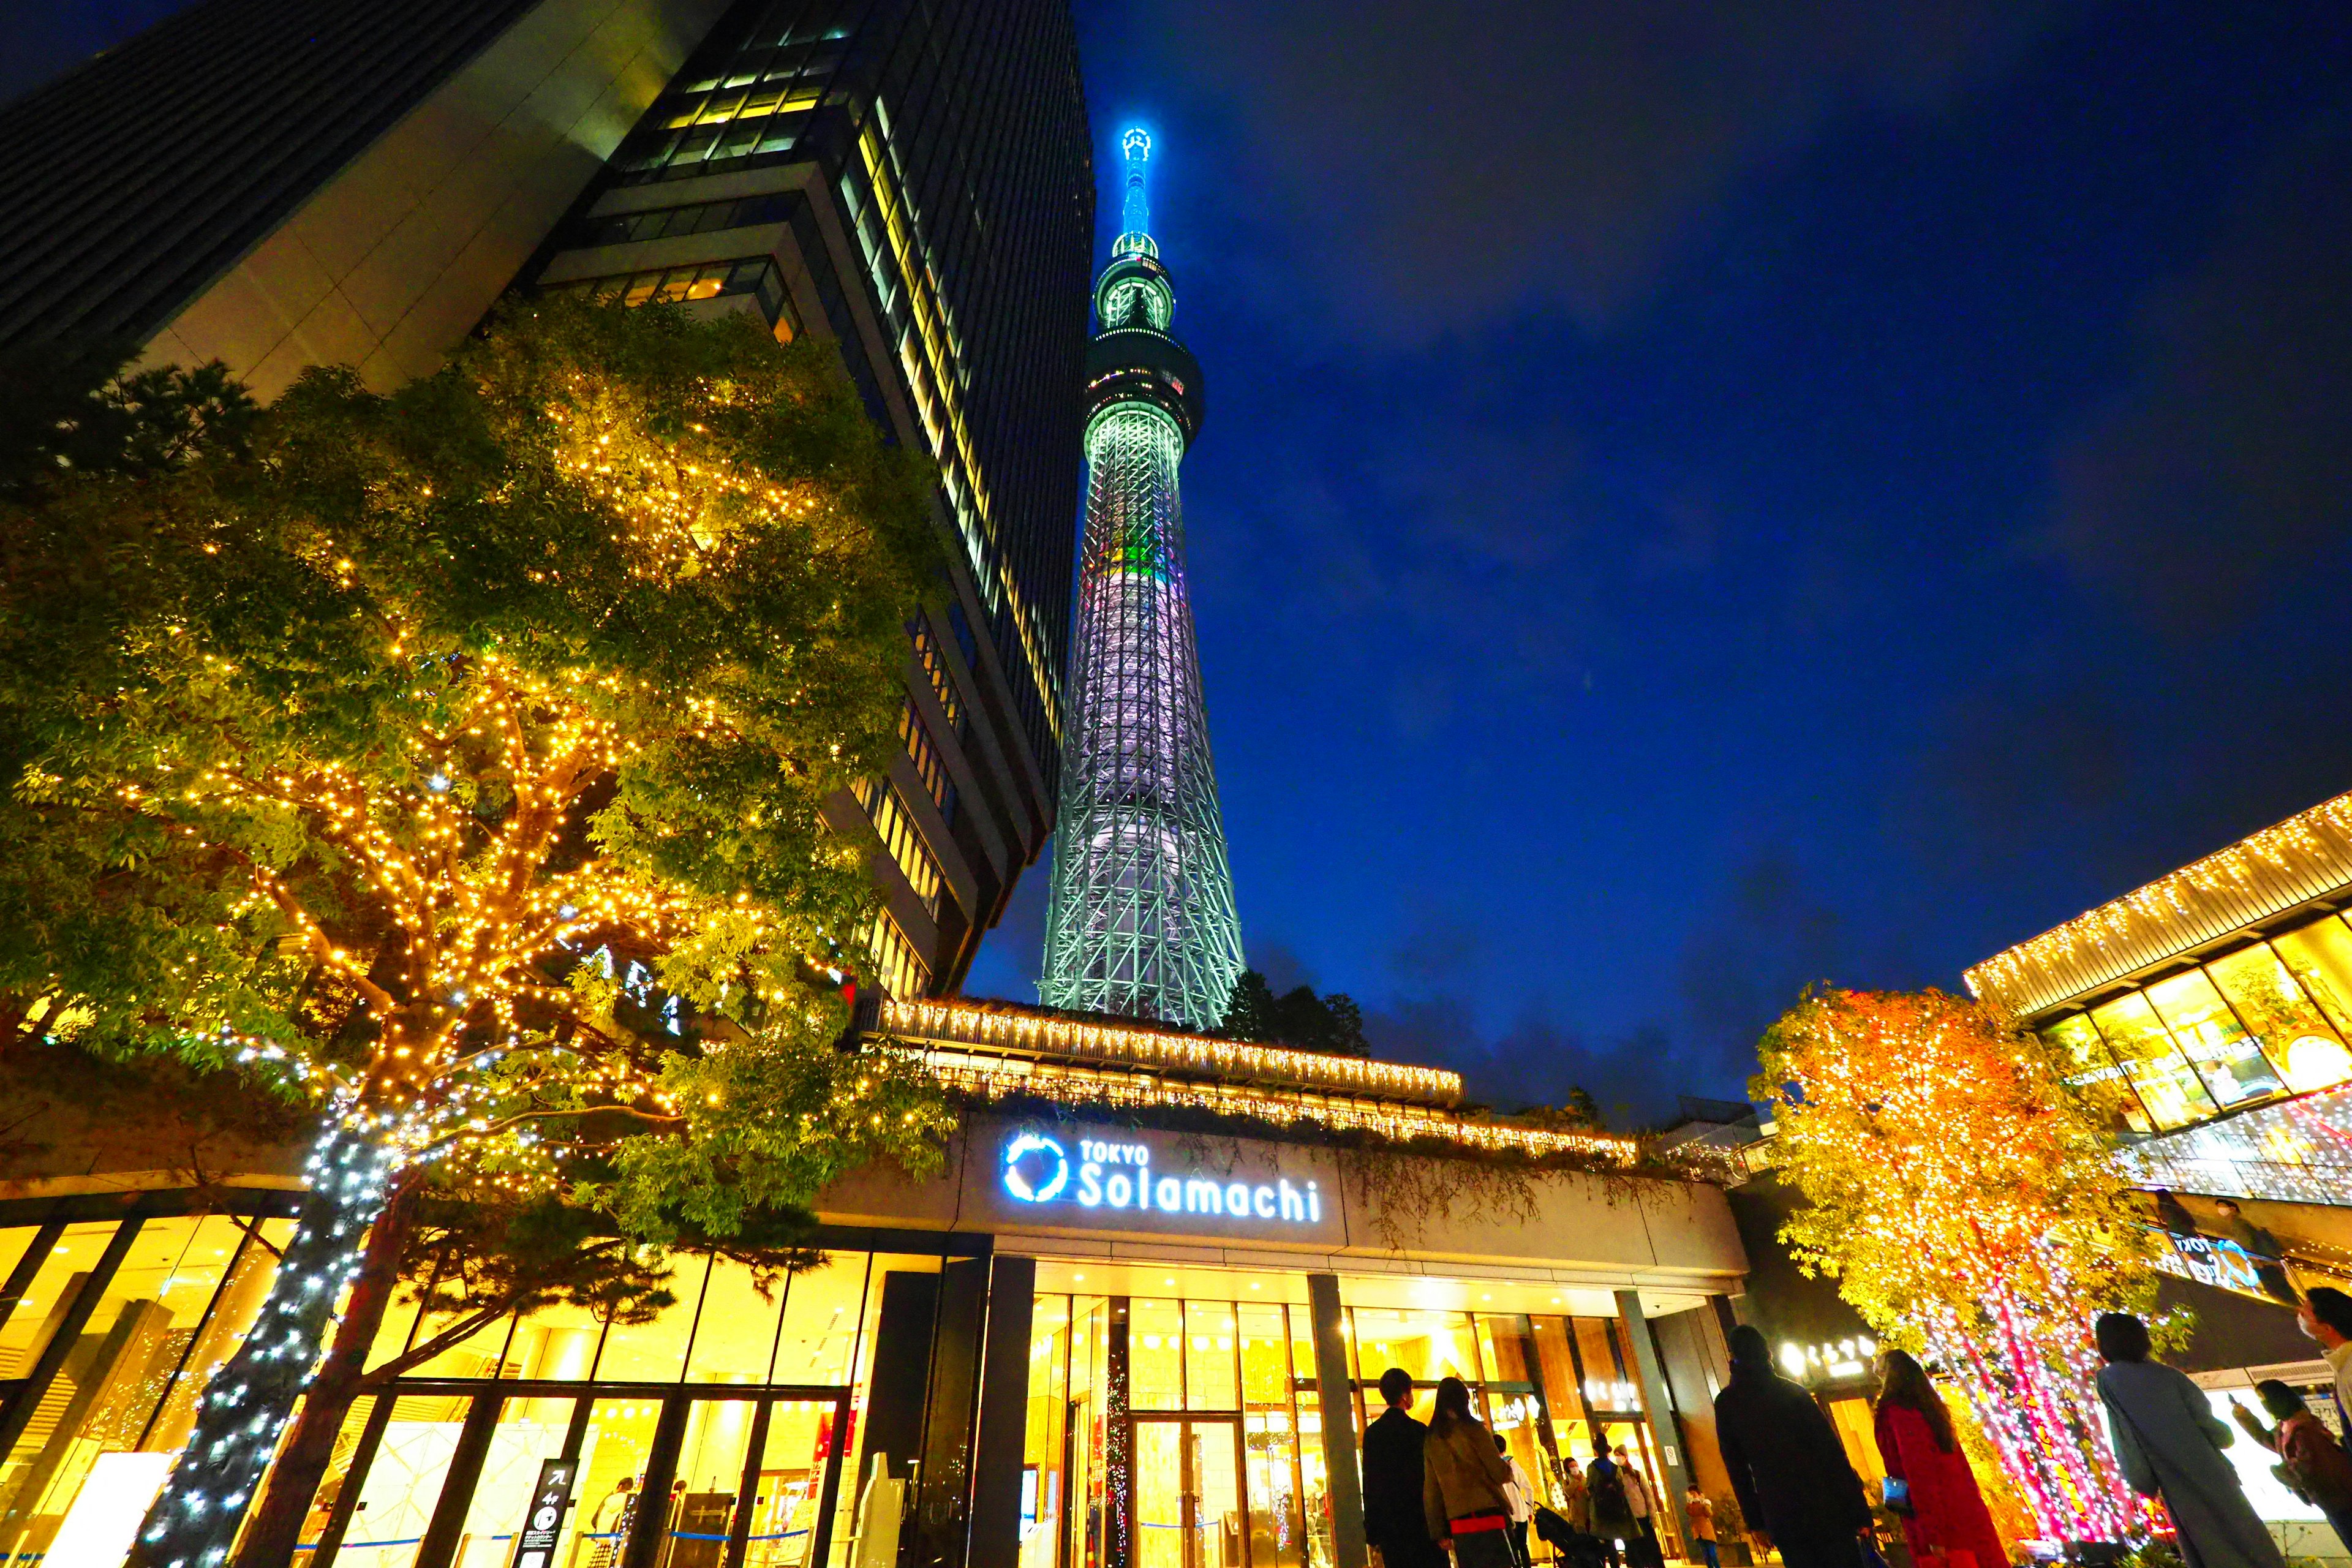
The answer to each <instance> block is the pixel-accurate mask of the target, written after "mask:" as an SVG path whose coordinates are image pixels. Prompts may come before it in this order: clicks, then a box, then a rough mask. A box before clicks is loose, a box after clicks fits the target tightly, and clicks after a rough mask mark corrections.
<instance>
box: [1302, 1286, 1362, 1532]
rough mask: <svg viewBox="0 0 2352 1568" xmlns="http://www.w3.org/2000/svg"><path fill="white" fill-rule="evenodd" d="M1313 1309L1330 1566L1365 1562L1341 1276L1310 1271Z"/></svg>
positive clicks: (1353, 1407) (1316, 1383)
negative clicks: (1342, 1325) (1342, 1330)
mask: <svg viewBox="0 0 2352 1568" xmlns="http://www.w3.org/2000/svg"><path fill="white" fill-rule="evenodd" d="M1307 1301H1308V1303H1309V1306H1310V1309H1311V1310H1313V1312H1314V1314H1315V1405H1316V1408H1317V1409H1318V1411H1320V1412H1321V1414H1322V1417H1323V1478H1324V1491H1325V1495H1326V1496H1328V1498H1329V1499H1330V1500H1331V1551H1332V1555H1333V1557H1334V1558H1335V1559H1336V1562H1335V1564H1334V1568H1365V1562H1366V1556H1365V1552H1364V1477H1363V1472H1362V1471H1361V1470H1360V1469H1359V1468H1357V1465H1356V1399H1355V1387H1354V1383H1353V1380H1352V1379H1350V1378H1349V1375H1348V1344H1347V1340H1346V1337H1345V1336H1344V1335H1342V1334H1341V1333H1340V1331H1339V1324H1340V1321H1341V1320H1340V1317H1339V1276H1338V1275H1337V1274H1309V1275H1308V1276H1307Z"/></svg>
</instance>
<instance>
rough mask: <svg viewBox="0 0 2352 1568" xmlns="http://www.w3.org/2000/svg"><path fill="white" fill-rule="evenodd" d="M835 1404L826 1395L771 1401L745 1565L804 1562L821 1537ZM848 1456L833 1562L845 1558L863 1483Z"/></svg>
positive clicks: (771, 1567)
mask: <svg viewBox="0 0 2352 1568" xmlns="http://www.w3.org/2000/svg"><path fill="white" fill-rule="evenodd" d="M833 1420H834V1407H833V1405H831V1404H829V1403H827V1402H825V1401H824V1400H816V1399H779V1400H777V1401H776V1402H775V1403H773V1404H772V1405H769V1406H768V1440H767V1442H766V1444H765V1445H763V1446H762V1447H761V1458H760V1477H759V1481H758V1483H757V1485H756V1488H755V1489H754V1490H753V1492H752V1496H751V1527H750V1529H749V1530H748V1531H746V1532H745V1533H746V1540H747V1544H746V1546H745V1549H744V1557H743V1563H744V1568H800V1565H801V1564H804V1563H807V1562H808V1556H809V1549H810V1548H811V1547H812V1546H814V1544H815V1541H816V1520H817V1510H818V1509H820V1508H821V1507H823V1506H824V1464H825V1460H826V1459H827V1458H829V1457H830V1456H831V1455H832V1453H833V1451H834V1448H835V1438H834V1430H833ZM851 1462H852V1461H848V1460H845V1461H844V1468H843V1470H842V1472H841V1499H842V1500H841V1501H840V1502H839V1504H838V1507H837V1509H836V1510H835V1523H834V1527H833V1540H832V1546H831V1549H830V1557H831V1560H832V1562H834V1563H841V1562H843V1561H845V1557H846V1554H847V1552H848V1549H849V1533H848V1530H847V1523H848V1520H849V1518H850V1514H849V1511H848V1510H850V1509H852V1508H853V1507H854V1506H855V1499H856V1493H857V1491H858V1489H859V1485H858V1479H857V1478H856V1476H855V1475H853V1474H851V1473H850V1470H849V1469H848V1468H847V1466H848V1465H849V1464H850V1463H851Z"/></svg>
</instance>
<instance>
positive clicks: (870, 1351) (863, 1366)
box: [768, 1252, 940, 1540]
mask: <svg viewBox="0 0 2352 1568" xmlns="http://www.w3.org/2000/svg"><path fill="white" fill-rule="evenodd" d="M877 1260H878V1261H877ZM939 1267H940V1262H939V1259H938V1258H919V1257H917V1258H908V1257H905V1256H903V1255H900V1254H896V1253H873V1254H867V1253H862V1252H835V1253H832V1254H830V1255H828V1256H827V1258H826V1259H825V1261H824V1263H822V1264H820V1265H818V1266H817V1267H816V1268H811V1269H807V1270H805V1271H803V1272H802V1273H799V1274H795V1275H793V1283H792V1288H791V1289H789V1290H787V1291H785V1292H784V1311H783V1327H782V1330H781V1331H779V1333H778V1334H777V1338H776V1363H775V1370H774V1371H773V1372H772V1373H770V1374H769V1377H768V1381H769V1382H771V1383H796V1384H819V1385H823V1386H828V1387H830V1386H834V1385H836V1384H845V1383H847V1382H849V1381H850V1379H851V1377H852V1376H853V1374H854V1375H855V1376H856V1380H857V1384H858V1386H859V1387H861V1388H862V1387H864V1386H866V1380H867V1379H868V1378H869V1377H871V1376H872V1374H873V1370H874V1369H873V1364H872V1363H873V1356H874V1347H873V1345H872V1343H871V1339H872V1333H871V1331H872V1328H873V1323H872V1321H870V1315H878V1314H879V1313H880V1312H881V1310H882V1292H881V1291H880V1290H879V1289H868V1288H867V1286H868V1281H869V1279H879V1278H880V1277H881V1275H880V1272H879V1271H881V1270H890V1269H895V1270H898V1272H900V1273H906V1272H909V1271H923V1272H929V1273H936V1272H938V1270H939ZM861 1344H864V1346H865V1348H864V1350H863V1351H862V1352H861V1350H860V1345H861ZM849 1490H850V1489H849V1488H847V1487H845V1488H843V1492H844V1495H846V1494H847V1492H848V1491H849ZM839 1539H841V1537H840V1535H839V1534H838V1533H836V1534H835V1540H839Z"/></svg>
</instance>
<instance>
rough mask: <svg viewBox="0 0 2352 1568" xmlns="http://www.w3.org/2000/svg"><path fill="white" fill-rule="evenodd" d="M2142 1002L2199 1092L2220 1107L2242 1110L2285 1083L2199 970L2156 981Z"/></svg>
mask: <svg viewBox="0 0 2352 1568" xmlns="http://www.w3.org/2000/svg"><path fill="white" fill-rule="evenodd" d="M2147 999H2148V1001H2149V1002H2150V1003H2151V1004H2153V1005H2155V1007H2156V1012H2157V1016H2158V1017H2160V1018H2162V1019H2163V1020H2164V1022H2165V1025H2166V1026H2167V1027H2168V1028H2170V1029H2171V1031H2172V1037H2173V1038H2174V1039H2175V1040H2177V1041H2179V1043H2180V1047H2181V1048H2182V1049H2183V1050H2186V1051H2187V1052H2188V1053H2189V1060H2190V1061H2191V1062H2194V1063H2195V1064H2196V1066H2197V1073H2198V1076H2199V1077H2200V1078H2202V1079H2204V1080H2205V1087H2206V1088H2207V1089H2210V1090H2211V1091H2212V1095H2213V1098H2214V1099H2215V1100H2219V1101H2221V1103H2222V1104H2223V1105H2242V1104H2244V1103H2245V1102H2246V1101H2248V1100H2263V1099H2267V1098H2268V1097H2270V1096H2272V1095H2274V1094H2279V1093H2283V1092H2284V1090H2285V1089H2286V1083H2285V1081H2284V1079H2281V1078H2280V1077H2279V1075H2278V1073H2277V1072H2276V1070H2274V1069H2273V1068H2272V1066H2271V1064H2270V1061H2269V1060H2268V1059H2267V1058H2265V1057H2263V1052H2262V1047H2261V1045H2260V1044H2259V1043H2258V1042H2257V1041H2256V1040H2255V1039H2254V1037H2252V1036H2251V1035H2249V1034H2247V1033H2246V1031H2245V1029H2244V1028H2243V1027H2242V1026H2240V1024H2239V1023H2238V1018H2237V1015H2236V1014H2234V1013H2232V1012H2231V1011H2230V1005H2229V1004H2228V1003H2226V1002H2224V1001H2222V1000H2221V993H2220V992H2219V991H2216V990H2214V989H2213V983H2212V982H2211V981H2210V980H2209V979H2207V978H2206V977H2205V972H2204V971H2203V970H2201V969H2191V970H2189V971H2188V972H2187V973H2182V974H2176V975H2173V976H2172V977H2171V978H2169V979H2167V980H2159V981H2158V982H2157V983H2156V984H2153V985H2151V986H2149V987H2148V988H2147Z"/></svg>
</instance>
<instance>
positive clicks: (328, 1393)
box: [130, 1122, 408, 1568]
mask: <svg viewBox="0 0 2352 1568" xmlns="http://www.w3.org/2000/svg"><path fill="white" fill-rule="evenodd" d="M391 1159H392V1152H391V1151H390V1150H389V1149H388V1148H386V1147H385V1146H384V1145H383V1143H382V1142H379V1141H378V1140H377V1139H376V1138H375V1137H374V1136H373V1135H372V1133H371V1132H369V1131H366V1130H365V1129H363V1128H359V1127H352V1126H349V1125H346V1124H343V1123H341V1122H338V1123H337V1124H336V1125H334V1126H331V1127H330V1128H329V1129H328V1131H326V1132H325V1133H324V1134H323V1135H322V1136H321V1137H320V1140H319V1142H318V1145H317V1147H316V1148H315V1149H314V1150H313V1151H312V1152H311V1155H310V1164H309V1165H308V1166H307V1167H306V1174H308V1175H309V1177H310V1198H309V1200H308V1201H307V1202H305V1203H304V1205H303V1206H302V1214H301V1217H300V1219H299V1221H298V1223H297V1225H296V1227H295V1231H294V1235H293V1238H292V1239H291V1240H290V1241H289V1242H288V1243H287V1246H286V1251H285V1256H284V1257H283V1258H281V1259H280V1260H279V1262H278V1277H277V1279H275V1280H273V1281H272V1282H271V1284H270V1288H269V1295H268V1299H267V1300H264V1301H263V1302H262V1304H261V1311H260V1313H259V1314H258V1315H257V1317H256V1318H255V1320H254V1323H253V1327H252V1329H251V1331H248V1332H247V1335H246V1336H245V1342H244V1343H243V1344H242V1345H240V1346H239V1347H238V1348H237V1352H236V1354H235V1355H234V1356H232V1357H230V1358H229V1361H228V1363H227V1364H226V1366H224V1367H222V1368H221V1370H220V1371H219V1372H218V1373H215V1375H214V1377H213V1379H212V1381H211V1383H210V1384H209V1385H208V1386H207V1388H206V1390H205V1395H204V1398H203V1400H202V1401H201V1403H200V1404H199V1405H197V1407H196V1423H195V1427H194V1430H193V1431H191V1432H190V1433H189V1434H188V1444H187V1447H186V1449H185V1450H184V1452H183V1453H182V1455H181V1458H180V1462H179V1464H178V1465H177V1466H175V1467H174V1468H173V1471H172V1479H170V1481H169V1482H168V1483H166V1484H165V1486H164V1488H163V1494H162V1495H161V1496H159V1497H158V1498H157V1499H156V1500H155V1504H154V1506H153V1507H152V1508H151V1509H150V1510H148V1512H147V1518H146V1520H145V1521H144V1522H143V1523H142V1525H141V1527H140V1531H139V1543H138V1545H137V1547H136V1548H135V1549H134V1550H133V1551H132V1552H131V1562H130V1568H219V1565H220V1564H221V1563H225V1562H226V1560H227V1557H228V1553H229V1549H230V1547H231V1546H232V1545H233V1544H234V1543H235V1542H236V1532H237V1526H238V1522H239V1521H241V1520H242V1519H243V1518H244V1515H245V1505H246V1503H247V1500H249V1499H250V1498H251V1497H252V1495H253V1489H254V1487H255V1486H256V1485H257V1484H258V1482H259V1481H260V1479H261V1476H262V1472H263V1471H264V1470H265V1469H266V1468H268V1464H269V1459H270V1455H271V1454H272V1453H273V1452H274V1451H275V1450H276V1448H277V1447H278V1434H279V1433H281V1432H282V1431H284V1430H285V1428H286V1423H287V1418H288V1415H289V1413H290V1412H291V1411H292V1410H293V1408H294V1403H295V1401H296V1400H297V1399H298V1398H299V1397H300V1396H301V1395H302V1394H304V1393H306V1392H308V1393H310V1394H312V1395H313V1397H312V1398H311V1399H310V1401H308V1402H306V1403H305V1405H304V1418H303V1421H302V1423H301V1426H300V1428H299V1429H298V1430H297V1432H296V1434H295V1444H296V1445H299V1446H302V1447H305V1448H306V1449H307V1448H308V1447H310V1446H314V1445H315V1444H317V1443H319V1442H321V1441H322V1442H323V1444H324V1447H323V1448H320V1450H319V1453H320V1458H319V1459H318V1461H317V1464H316V1466H315V1467H314V1468H312V1469H311V1471H310V1484H309V1486H308V1487H305V1488H304V1489H303V1490H302V1494H301V1498H300V1500H299V1502H297V1503H294V1504H291V1505H289V1506H290V1507H292V1509H293V1510H294V1511H293V1515H292V1519H291V1521H290V1524H289V1525H288V1526H287V1530H286V1537H287V1538H286V1541H285V1542H284V1544H283V1545H282V1546H279V1547H278V1548H277V1549H276V1555H275V1557H274V1558H273V1557H270V1556H267V1555H256V1548H257V1547H258V1546H259V1545H260V1544H261V1541H260V1536H259V1534H258V1531H257V1533H256V1535H255V1538H254V1540H253V1542H250V1543H248V1546H247V1551H246V1552H245V1553H244V1554H243V1561H246V1562H248V1563H271V1562H274V1563H277V1564H278V1565H280V1568H282V1565H283V1564H285V1563H288V1562H289V1560H290V1558H291V1557H292V1555H293V1546H294V1541H293V1532H295V1531H299V1529H300V1528H301V1522H302V1515H303V1513H304V1512H305V1511H307V1510H308V1506H309V1503H310V1490H311V1489H313V1488H315V1487H316V1486H317V1484H318V1479H319V1472H320V1470H321V1469H323V1468H324V1465H325V1458H324V1456H325V1455H327V1454H330V1453H331V1452H332V1449H333V1446H334V1439H335V1433H336V1432H337V1430H339V1429H340V1427H341V1424H342V1417H343V1414H344V1412H346V1411H348V1410H349V1409H350V1408H351V1403H352V1398H353V1397H354V1396H355V1395H356V1394H357V1393H358V1386H357V1380H358V1376H359V1372H360V1368H359V1367H358V1366H357V1365H356V1364H354V1365H352V1367H351V1369H350V1372H349V1374H348V1377H347V1378H346V1377H345V1376H344V1375H343V1374H342V1373H341V1369H340V1366H338V1367H337V1382H336V1384H335V1386H333V1387H327V1386H322V1385H317V1384H312V1383H311V1379H310V1373H311V1369H312V1367H313V1366H314V1365H316V1364H317V1363H318V1361H319V1352H320V1347H321V1345H322V1343H323V1342H324V1340H325V1338H326V1335H327V1331H328V1330H329V1328H330V1327H331V1324H332V1322H333V1321H334V1308H335V1302H336V1300H337V1299H338V1298H339V1297H341V1294H342V1291H343V1288H344V1287H345V1286H346V1285H350V1286H352V1287H354V1288H353V1289H352V1300H351V1307H350V1310H349V1312H348V1313H347V1314H346V1316H345V1319H344V1322H343V1329H342V1331H341V1332H340V1333H338V1334H337V1335H336V1338H335V1349H334V1354H333V1356H332V1357H331V1358H330V1359H331V1362H333V1363H341V1362H342V1361H343V1360H344V1359H345V1357H346V1355H347V1354H348V1356H349V1357H350V1358H351V1359H352V1361H354V1362H356V1361H357V1360H359V1359H361V1358H364V1357H365V1356H366V1354H367V1347H368V1345H369V1344H371V1343H373V1340H374V1337H375V1328H376V1325H377V1323H379V1322H381V1321H382V1320H383V1310H384V1305H385V1302H386V1300H388V1299H389V1296H390V1292H391V1289H392V1285H393V1282H394V1279H395V1278H396V1269H397V1264H398V1260H399V1257H400V1236H399V1233H400V1231H401V1230H402V1228H403V1226H402V1225H401V1224H399V1223H398V1215H404V1214H405V1212H406V1210H407V1207H408V1205H407V1203H406V1201H405V1199H406V1194H405V1191H403V1192H402V1193H401V1194H399V1196H398V1197H396V1198H395V1199H394V1203H395V1204H396V1205H397V1210H398V1215H387V1213H386V1197H387V1194H388V1191H389V1189H390V1185H391V1182H392V1179H393V1173H392V1171H391V1169H390V1165H391ZM380 1217H383V1218H393V1219H394V1223H393V1224H389V1225H386V1224H379V1223H377V1222H378V1220H379V1218H380ZM371 1227H372V1228H371ZM362 1236H365V1237H366V1244H365V1247H364V1249H362V1245H361V1238H362ZM369 1277H373V1278H369ZM363 1315H364V1316H365V1317H366V1318H367V1319H368V1320H369V1321H367V1323H366V1325H365V1327H364V1330H363V1331H362V1324H361V1323H360V1321H359V1320H360V1319H361V1318H362V1316H363ZM330 1406H331V1414H330V1412H329V1408H328V1407H330ZM314 1423H315V1425H314ZM319 1431H323V1432H324V1434H325V1436H324V1437H323V1439H320V1438H318V1437H317V1436H315V1434H316V1432H319ZM292 1457H294V1456H293V1452H292V1450H291V1449H290V1448H289V1458H292ZM289 1479H290V1478H288V1477H286V1476H283V1475H281V1476H280V1477H279V1478H278V1482H277V1483H276V1484H274V1485H273V1486H272V1487H271V1489H270V1498H271V1501H272V1503H275V1502H276V1501H277V1500H278V1496H279V1494H281V1493H283V1492H285V1491H286V1490H288V1483H289ZM256 1522H257V1525H258V1523H259V1521H256Z"/></svg>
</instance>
